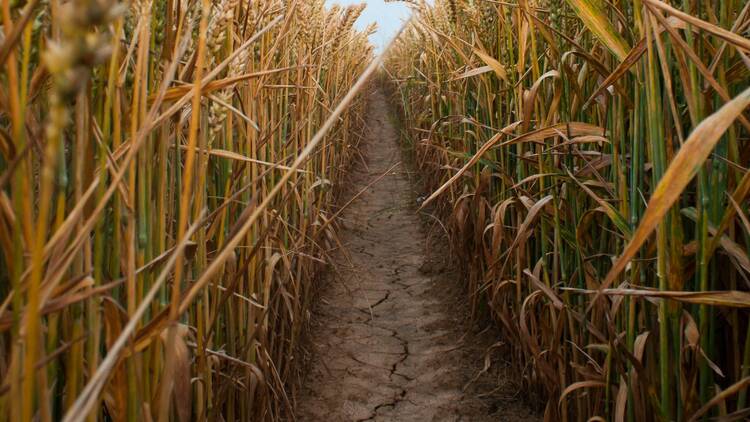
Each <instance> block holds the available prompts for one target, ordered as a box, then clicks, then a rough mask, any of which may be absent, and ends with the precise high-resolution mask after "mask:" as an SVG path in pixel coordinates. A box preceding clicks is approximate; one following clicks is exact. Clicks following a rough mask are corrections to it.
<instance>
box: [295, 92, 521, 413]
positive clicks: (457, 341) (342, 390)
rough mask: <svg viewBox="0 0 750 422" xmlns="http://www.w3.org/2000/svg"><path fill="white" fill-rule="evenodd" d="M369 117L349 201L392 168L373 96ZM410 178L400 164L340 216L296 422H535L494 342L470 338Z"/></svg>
mask: <svg viewBox="0 0 750 422" xmlns="http://www.w3.org/2000/svg"><path fill="white" fill-rule="evenodd" d="M369 108H370V110H369V113H368V136H367V140H366V141H365V145H364V148H363V154H364V157H365V158H364V163H363V164H361V165H358V166H356V168H355V169H353V172H352V175H351V179H350V180H351V184H352V186H351V193H350V196H349V197H350V198H351V197H352V196H353V195H355V194H356V193H357V192H360V191H363V190H364V189H365V188H366V187H367V186H368V185H369V184H371V183H373V181H375V180H377V179H378V178H379V177H381V176H382V175H384V174H385V173H386V172H388V170H389V169H392V167H393V166H394V165H396V164H397V163H400V162H401V160H402V159H401V151H400V149H399V146H398V139H397V132H396V129H395V128H394V125H393V124H392V122H391V121H390V119H389V108H388V104H387V101H386V99H385V96H384V95H383V93H382V92H381V91H380V90H376V91H375V92H374V94H373V95H372V98H371V100H370V105H369ZM408 176H409V174H408V166H407V165H405V164H399V165H398V166H396V167H395V168H394V169H392V170H391V171H390V172H388V174H387V175H386V176H385V177H382V179H380V180H378V181H377V182H376V183H374V184H372V186H371V187H370V188H368V189H366V191H365V192H364V193H363V194H362V195H361V196H360V197H358V198H357V199H356V200H355V201H354V202H353V203H352V204H351V207H350V208H349V209H347V210H346V211H345V212H344V214H343V218H342V220H343V222H342V226H343V227H342V230H341V231H340V233H339V236H340V244H341V247H340V248H339V251H338V252H337V253H335V254H334V263H333V266H332V267H333V269H332V270H331V271H329V273H328V275H327V277H326V280H324V284H323V286H322V287H321V289H320V290H321V291H320V296H319V298H318V302H317V304H316V306H315V307H314V308H313V315H312V321H311V327H310V328H309V330H308V332H309V333H310V336H311V338H310V339H309V341H308V346H307V347H306V350H305V352H306V354H307V360H308V362H307V367H306V369H305V373H306V374H305V376H304V381H303V383H302V386H301V388H300V391H299V393H298V394H297V397H296V401H297V403H296V409H297V414H296V418H297V420H299V421H322V420H325V421H385V420H392V421H431V420H439V421H484V420H487V421H489V420H493V421H496V420H504V421H515V420H519V421H520V420H529V419H530V418H531V419H533V416H534V415H533V413H532V412H530V411H529V408H528V407H526V406H524V405H523V404H521V397H520V396H519V395H520V393H519V389H518V388H517V385H515V384H514V383H513V382H512V381H511V379H510V377H509V376H508V375H507V374H506V372H505V371H506V367H505V364H504V357H503V356H502V352H501V351H502V347H501V343H500V342H498V340H497V336H496V335H494V333H489V332H487V331H484V332H477V330H472V329H471V328H470V324H469V323H468V321H467V309H466V306H465V305H463V304H462V300H461V299H462V298H463V294H464V293H462V292H461V291H460V288H459V286H458V284H459V283H458V279H459V278H458V277H459V275H458V273H457V272H456V271H455V270H454V269H453V268H452V266H451V265H450V261H449V258H448V256H447V253H446V251H445V243H446V240H445V238H444V237H443V236H442V235H441V234H440V232H439V230H437V231H436V230H428V227H427V225H426V224H425V221H420V217H419V215H418V214H417V213H416V212H415V209H416V207H415V201H416V197H417V194H416V193H415V189H416V188H415V186H414V185H413V184H412V183H410V179H409V177H408ZM437 227H439V226H437ZM433 228H434V227H433Z"/></svg>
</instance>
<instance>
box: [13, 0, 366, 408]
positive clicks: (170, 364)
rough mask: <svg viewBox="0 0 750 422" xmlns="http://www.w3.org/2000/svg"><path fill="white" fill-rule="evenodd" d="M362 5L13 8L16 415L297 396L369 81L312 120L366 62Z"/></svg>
mask: <svg viewBox="0 0 750 422" xmlns="http://www.w3.org/2000/svg"><path fill="white" fill-rule="evenodd" d="M361 11H362V8H361V7H359V6H352V7H349V8H340V7H334V8H331V9H326V8H325V6H324V4H323V1H322V0H314V1H312V0H311V1H307V0H306V1H296V0H260V1H245V0H211V1H209V0H163V1H162V0H160V1H152V0H134V1H132V2H125V1H119V0H66V1H62V0H49V1H40V0H21V1H11V0H5V1H3V2H2V22H1V23H2V36H0V64H2V71H0V252H1V253H0V382H1V384H0V420H3V421H4V420H10V421H28V420H32V419H35V420H41V421H51V420H61V419H62V418H66V420H83V419H87V420H97V419H98V420H130V421H141V420H157V419H158V420H168V419H176V420H183V421H185V420H191V419H194V420H206V419H207V420H229V421H235V420H272V419H277V418H278V417H280V415H281V414H282V412H284V411H286V409H287V408H288V406H289V405H290V403H289V398H288V397H287V394H286V389H285V384H286V382H287V381H288V380H289V379H290V375H291V374H292V372H293V365H294V362H293V359H292V357H293V355H294V353H293V351H294V349H295V348H296V347H297V343H298V341H299V337H300V329H301V327H302V326H303V325H304V321H305V320H306V317H307V312H308V311H307V309H308V304H309V300H310V292H311V286H312V282H313V280H314V277H315V274H316V270H317V268H318V266H319V265H318V264H319V262H321V261H322V260H323V259H324V258H325V254H326V250H327V249H329V248H332V247H334V246H335V245H332V244H331V243H330V242H331V240H332V239H333V235H332V232H331V224H330V223H329V218H330V216H331V215H332V214H333V212H335V210H332V209H331V207H332V205H333V203H334V200H335V197H334V193H333V190H332V189H331V187H332V186H335V185H336V183H337V182H338V181H339V180H340V179H341V177H342V175H344V174H345V173H346V168H347V164H348V163H349V162H350V160H352V159H353V158H355V157H354V151H356V145H357V143H358V141H359V137H360V135H361V130H362V118H361V117H362V113H363V101H362V98H361V97H359V96H358V97H356V98H354V97H350V98H349V99H348V100H347V101H345V102H344V104H348V105H349V106H348V107H346V108H343V106H342V108H339V109H338V110H337V111H336V112H335V113H336V114H335V117H336V119H331V120H330V121H331V122H332V123H334V124H333V126H332V127H330V126H326V127H325V128H324V130H323V131H321V132H320V133H318V131H319V129H321V128H322V127H323V126H325V125H324V122H325V121H326V119H327V118H328V117H329V116H331V113H332V112H334V110H335V109H336V108H337V105H338V104H339V103H341V102H342V100H343V99H344V97H345V96H346V95H347V93H348V92H349V91H350V88H352V87H353V86H354V85H355V82H357V80H358V78H359V76H360V74H362V72H363V71H364V70H365V67H366V66H367V65H368V63H369V62H370V61H371V59H372V52H371V47H370V46H369V43H368V41H367V35H368V34H367V33H363V32H358V31H356V30H355V29H353V23H354V21H355V20H356V18H357V16H358V15H359V13H361ZM360 85H361V84H360ZM352 95H353V94H352ZM352 98H354V100H353V101H349V100H351V99H352ZM329 128H330V130H329V131H328V135H327V136H325V137H323V136H322V135H323V134H324V133H325V129H329Z"/></svg>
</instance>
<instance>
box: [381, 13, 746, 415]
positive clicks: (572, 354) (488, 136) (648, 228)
mask: <svg viewBox="0 0 750 422" xmlns="http://www.w3.org/2000/svg"><path fill="white" fill-rule="evenodd" d="M410 3H412V5H413V8H414V9H415V12H416V17H415V19H414V20H413V22H412V24H411V26H410V27H409V28H408V29H407V30H406V32H405V33H404V35H403V36H402V38H401V39H400V41H399V42H398V43H397V44H396V46H395V50H396V51H394V52H393V53H392V54H391V56H390V59H389V60H390V61H389V63H388V71H389V73H390V76H391V79H392V80H393V82H394V83H393V85H394V100H395V101H396V102H398V103H400V104H401V105H402V108H403V115H404V133H405V139H407V140H408V141H409V142H411V146H412V147H413V148H414V149H415V151H416V157H417V162H418V165H419V167H420V169H421V170H422V171H423V173H424V174H425V176H426V178H427V183H428V184H429V186H430V187H431V188H432V189H433V191H434V194H432V195H431V196H430V197H428V199H427V200H426V201H425V203H426V204H433V205H435V207H436V210H437V212H438V213H439V214H440V215H441V216H442V217H443V218H445V220H446V221H447V222H448V223H449V224H447V227H448V228H449V232H450V235H451V238H452V244H453V250H454V251H455V252H456V254H457V255H458V258H459V261H460V262H462V263H463V264H464V268H465V270H466V273H467V275H468V281H467V288H468V292H469V298H470V300H471V302H472V305H473V309H474V310H475V312H476V313H477V314H480V313H485V312H487V311H489V313H490V314H491V315H492V316H493V317H494V320H495V321H496V322H497V324H498V325H499V326H500V327H501V329H502V332H503V334H504V336H505V337H506V341H507V342H508V343H510V345H511V347H510V355H509V360H512V361H513V362H514V363H515V364H516V367H517V368H518V371H519V373H520V374H521V375H522V379H523V380H524V383H525V384H526V386H527V387H528V388H529V389H531V390H533V391H536V392H537V393H538V397H540V398H541V399H542V400H541V402H540V407H542V408H543V409H544V412H545V415H546V417H547V418H548V419H547V420H580V421H586V420H602V419H601V418H604V419H606V420H617V421H619V420H631V421H634V420H639V421H640V420H691V419H697V418H703V417H709V416H722V417H726V418H727V419H722V420H735V419H744V418H747V417H748V416H749V415H750V409H748V400H747V397H748V391H747V388H748V386H749V385H750V378H748V376H750V335H749V334H750V324H749V323H748V317H749V316H750V314H749V313H748V310H750V293H749V290H750V288H749V286H750V282H749V280H750V278H749V277H750V257H749V256H748V251H750V221H749V220H750V219H749V218H748V215H747V212H748V201H750V197H748V194H749V193H750V172H748V169H747V168H748V167H749V166H750V139H748V136H749V135H750V131H749V130H748V129H750V113H748V110H749V109H748V104H750V89H749V86H750V83H748V81H750V60H749V59H748V55H750V38H748V34H749V32H748V28H750V3H748V2H747V1H744V0H716V1H687V0H686V1H678V0H671V1H666V0H615V1H605V0H566V1H562V0H518V1H494V0H436V1H435V2H434V5H429V4H428V3H427V2H424V1H412V2H410ZM544 403H546V404H544ZM590 418H599V419H590Z"/></svg>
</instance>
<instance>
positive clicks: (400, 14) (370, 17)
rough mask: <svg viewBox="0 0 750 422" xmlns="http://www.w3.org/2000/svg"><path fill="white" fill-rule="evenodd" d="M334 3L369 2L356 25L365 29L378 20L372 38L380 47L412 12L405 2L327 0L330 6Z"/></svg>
mask: <svg viewBox="0 0 750 422" xmlns="http://www.w3.org/2000/svg"><path fill="white" fill-rule="evenodd" d="M334 3H338V4H340V5H342V6H346V5H349V4H357V3H367V8H366V9H365V11H364V12H362V16H360V17H359V19H358V20H357V23H356V24H355V25H356V27H357V28H359V29H364V28H365V27H367V25H369V24H370V22H377V24H378V32H377V33H375V34H374V35H373V36H372V37H371V38H370V40H371V41H372V43H373V44H374V45H375V46H376V47H378V49H380V48H381V47H383V45H384V44H385V43H387V42H388V41H389V40H390V39H391V37H393V35H395V33H396V31H398V29H399V28H401V24H402V22H403V21H404V20H406V19H407V18H408V17H409V13H410V12H409V7H408V6H406V4H404V3H386V2H384V1H383V0H326V4H328V5H329V6H330V5H332V4H334Z"/></svg>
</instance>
